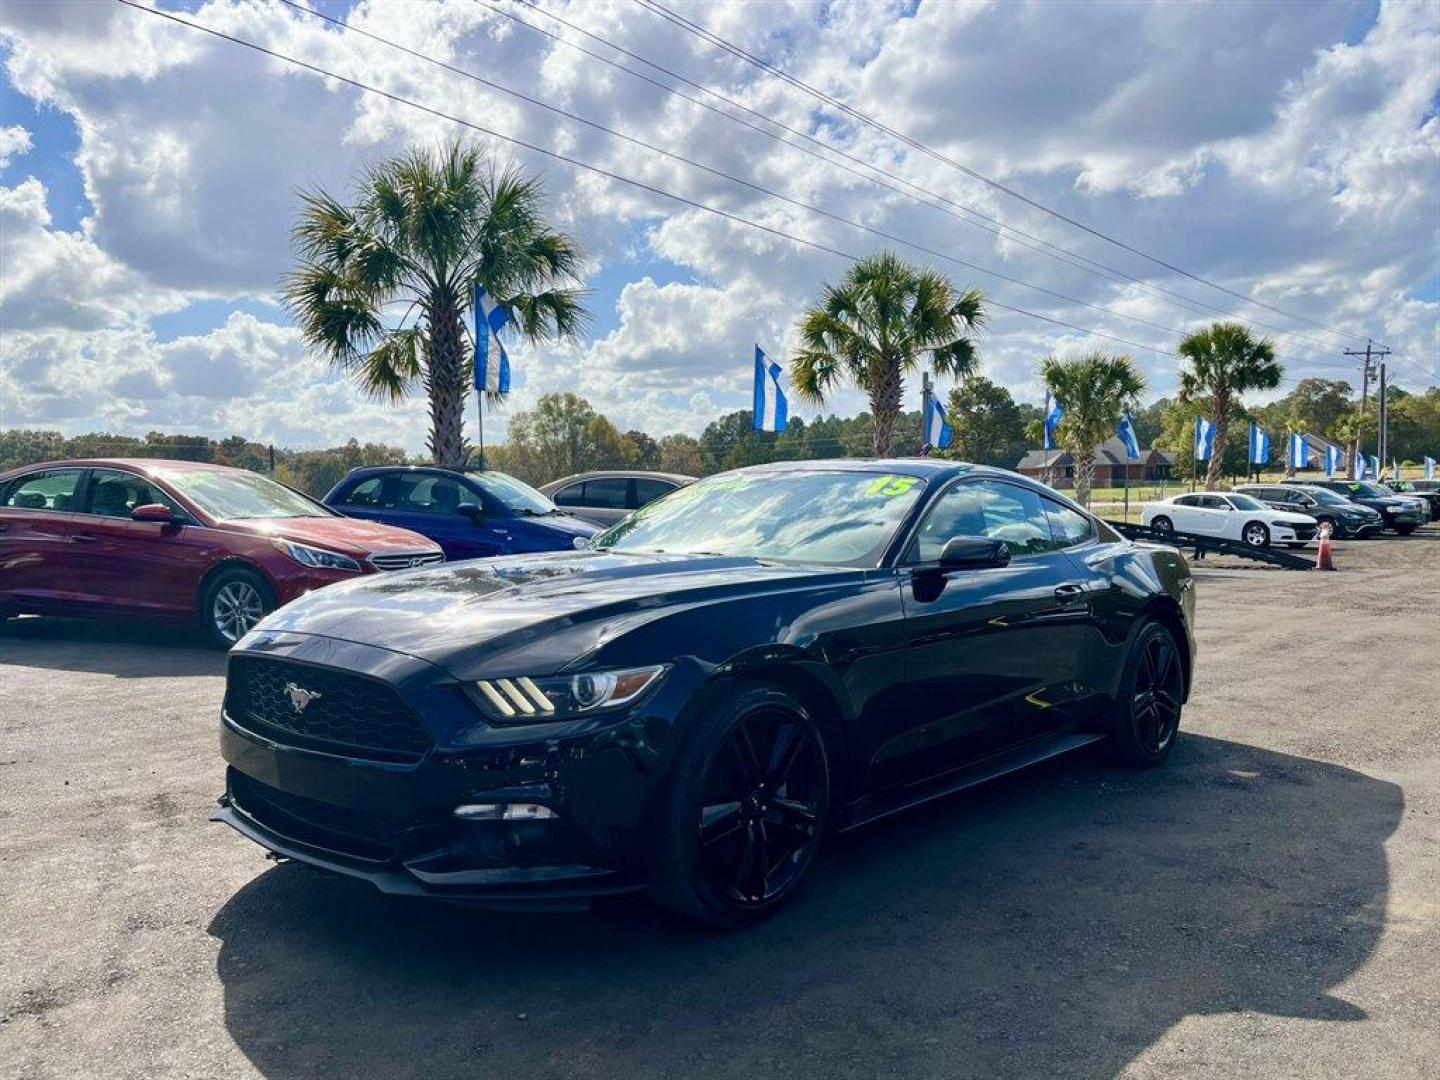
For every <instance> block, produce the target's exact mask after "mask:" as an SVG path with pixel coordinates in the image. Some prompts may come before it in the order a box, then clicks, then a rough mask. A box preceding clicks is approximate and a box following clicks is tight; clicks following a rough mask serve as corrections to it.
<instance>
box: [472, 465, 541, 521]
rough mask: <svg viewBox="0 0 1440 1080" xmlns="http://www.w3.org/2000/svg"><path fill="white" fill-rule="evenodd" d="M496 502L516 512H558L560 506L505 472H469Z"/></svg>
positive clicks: (473, 479)
mask: <svg viewBox="0 0 1440 1080" xmlns="http://www.w3.org/2000/svg"><path fill="white" fill-rule="evenodd" d="M467 475H468V476H469V477H470V479H471V480H472V481H474V482H475V483H477V484H479V485H480V486H481V487H482V488H484V489H485V494H486V495H489V496H490V497H491V498H493V499H494V500H495V501H496V502H499V503H501V504H502V505H504V507H505V508H506V509H507V510H509V511H511V512H512V513H515V514H558V513H560V512H561V511H560V508H559V507H558V506H556V505H555V504H554V503H553V502H551V501H550V500H549V499H547V498H546V497H545V496H544V495H541V494H540V492H538V491H536V490H535V489H534V488H532V487H531V486H530V485H529V484H527V483H524V482H523V481H521V480H516V479H515V477H513V476H511V475H509V474H508V473H503V472H490V471H488V470H487V471H485V472H479V473H468V474H467Z"/></svg>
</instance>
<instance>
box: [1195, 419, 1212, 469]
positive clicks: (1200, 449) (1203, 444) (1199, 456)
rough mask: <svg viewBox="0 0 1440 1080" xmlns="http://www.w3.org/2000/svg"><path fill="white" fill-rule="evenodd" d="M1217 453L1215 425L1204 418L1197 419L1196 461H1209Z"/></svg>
mask: <svg viewBox="0 0 1440 1080" xmlns="http://www.w3.org/2000/svg"><path fill="white" fill-rule="evenodd" d="M1214 452H1215V425H1214V424H1212V423H1211V422H1210V421H1209V420H1206V419H1205V417H1203V416H1197V417H1195V460H1196V461H1209V460H1210V455H1211V454H1213V453H1214Z"/></svg>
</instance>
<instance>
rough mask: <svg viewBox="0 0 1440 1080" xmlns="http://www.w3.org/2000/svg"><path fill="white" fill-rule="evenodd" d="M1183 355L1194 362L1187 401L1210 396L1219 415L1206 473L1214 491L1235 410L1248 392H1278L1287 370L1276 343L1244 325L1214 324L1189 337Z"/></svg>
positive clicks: (1185, 381)
mask: <svg viewBox="0 0 1440 1080" xmlns="http://www.w3.org/2000/svg"><path fill="white" fill-rule="evenodd" d="M1180 355H1181V356H1183V357H1184V358H1185V359H1186V360H1188V361H1190V370H1188V371H1182V372H1181V373H1180V397H1181V400H1184V401H1193V400H1194V399H1195V398H1197V397H1207V396H1208V397H1209V398H1210V408H1211V411H1212V412H1213V413H1214V415H1213V416H1211V417H1210V420H1211V421H1212V422H1213V423H1214V424H1215V448H1214V450H1213V452H1212V453H1211V454H1210V466H1209V468H1208V469H1207V470H1206V471H1205V490H1206V491H1214V490H1215V488H1216V486H1217V485H1218V484H1219V483H1220V474H1221V471H1222V468H1223V465H1224V461H1225V441H1226V438H1227V436H1228V435H1229V433H1230V411H1231V407H1232V406H1233V405H1235V404H1236V399H1237V398H1238V397H1239V396H1240V395H1241V394H1243V393H1246V392H1247V391H1250V390H1273V389H1275V387H1277V386H1279V385H1280V375H1281V373H1282V372H1283V370H1284V369H1283V368H1281V366H1280V364H1279V363H1278V362H1277V361H1276V360H1275V346H1274V345H1273V344H1272V343H1271V341H1270V340H1269V339H1268V338H1260V339H1259V340H1258V341H1257V340H1256V339H1255V338H1254V337H1252V336H1251V334H1250V331H1249V329H1248V328H1247V327H1245V326H1242V325H1241V324H1240V323H1221V322H1217V323H1211V324H1210V326H1209V327H1208V328H1206V329H1204V330H1197V331H1196V332H1195V333H1193V334H1187V335H1186V336H1185V338H1184V340H1183V341H1181V342H1180Z"/></svg>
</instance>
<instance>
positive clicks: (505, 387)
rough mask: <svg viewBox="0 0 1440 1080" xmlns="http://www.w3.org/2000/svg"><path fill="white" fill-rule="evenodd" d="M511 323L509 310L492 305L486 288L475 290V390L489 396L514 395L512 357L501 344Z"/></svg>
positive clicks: (478, 286)
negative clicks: (508, 324)
mask: <svg viewBox="0 0 1440 1080" xmlns="http://www.w3.org/2000/svg"><path fill="white" fill-rule="evenodd" d="M509 321H510V315H509V313H508V312H506V310H505V309H504V308H502V307H500V306H498V305H496V304H494V303H492V302H491V301H490V296H489V294H487V293H486V292H485V286H483V285H476V286H475V389H476V390H480V391H483V392H485V393H488V394H508V393H509V392H510V357H509V356H508V355H506V353H505V346H504V345H502V344H500V331H501V330H503V329H504V328H505V324H506V323H508V322H509Z"/></svg>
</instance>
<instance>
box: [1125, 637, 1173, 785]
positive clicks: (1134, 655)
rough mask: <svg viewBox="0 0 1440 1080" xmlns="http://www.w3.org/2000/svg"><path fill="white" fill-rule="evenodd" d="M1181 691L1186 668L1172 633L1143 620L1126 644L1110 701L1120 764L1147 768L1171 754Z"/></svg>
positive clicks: (1157, 763) (1135, 767)
mask: <svg viewBox="0 0 1440 1080" xmlns="http://www.w3.org/2000/svg"><path fill="white" fill-rule="evenodd" d="M1184 695H1185V671H1184V667H1183V666H1182V664H1181V660H1180V649H1179V647H1178V646H1177V645H1176V644H1175V638H1174V635H1172V634H1171V633H1170V631H1169V630H1167V629H1166V628H1165V627H1164V626H1162V625H1161V624H1160V623H1157V622H1147V623H1146V624H1145V625H1144V626H1143V627H1141V629H1140V633H1139V634H1138V635H1136V638H1135V643H1134V644H1133V645H1132V646H1131V647H1130V657H1129V659H1128V660H1126V662H1125V675H1124V677H1123V678H1122V679H1121V682H1120V696H1119V698H1118V699H1117V700H1116V701H1115V703H1114V706H1113V717H1112V728H1111V734H1110V742H1111V745H1112V747H1113V750H1114V755H1115V757H1116V759H1117V760H1118V761H1119V762H1120V764H1122V765H1126V766H1128V767H1130V768H1134V769H1147V768H1152V767H1153V766H1156V765H1159V764H1160V763H1161V762H1162V761H1164V760H1165V759H1166V758H1167V757H1169V756H1170V751H1171V749H1172V748H1173V747H1174V745H1175V738H1176V736H1177V735H1178V734H1179V732H1180V710H1181V707H1182V703H1183V699H1184Z"/></svg>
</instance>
